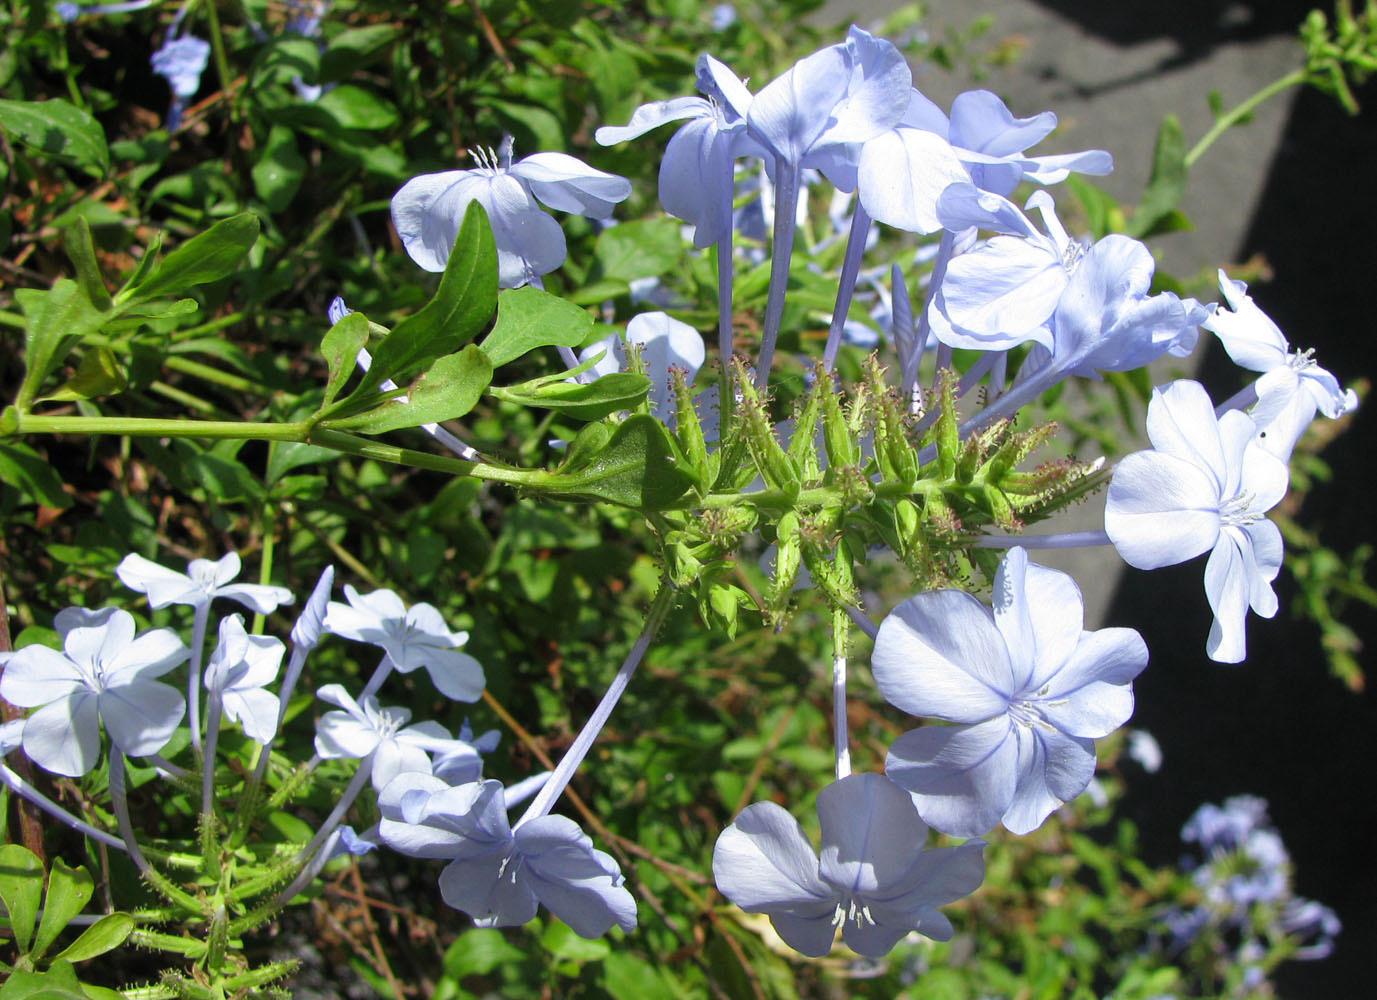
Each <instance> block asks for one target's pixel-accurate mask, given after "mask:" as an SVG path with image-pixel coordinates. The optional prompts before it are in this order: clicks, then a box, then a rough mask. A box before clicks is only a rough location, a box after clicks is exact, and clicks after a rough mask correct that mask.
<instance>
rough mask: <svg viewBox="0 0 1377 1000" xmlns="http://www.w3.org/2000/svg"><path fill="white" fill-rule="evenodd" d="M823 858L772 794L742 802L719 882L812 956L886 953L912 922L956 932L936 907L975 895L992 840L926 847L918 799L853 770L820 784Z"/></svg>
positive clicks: (721, 859) (716, 857) (936, 931)
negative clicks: (841, 947)
mask: <svg viewBox="0 0 1377 1000" xmlns="http://www.w3.org/2000/svg"><path fill="white" fill-rule="evenodd" d="M818 821H819V823H820V824H821V826H822V858H821V861H819V858H818V855H817V854H815V853H814V852H813V848H812V845H810V844H809V843H808V840H807V838H806V837H805V836H804V835H803V829H802V827H800V826H799V823H798V821H797V820H795V819H794V818H793V817H792V816H790V815H789V813H788V812H787V811H786V810H785V809H784V808H783V807H782V806H779V805H776V804H775V803H773V802H757V803H756V804H755V805H753V806H748V807H747V808H746V809H744V810H742V812H741V815H740V816H738V817H737V818H736V821H735V822H734V823H732V824H731V825H730V826H729V827H727V828H726V829H725V830H723V831H722V835H721V836H720V837H718V838H717V845H716V847H714V848H713V853H712V873H713V877H714V878H715V879H716V881H717V887H718V888H719V889H720V890H721V891H722V893H723V895H725V896H726V897H727V898H728V899H730V900H731V901H732V902H733V903H735V904H736V905H737V906H740V907H741V908H742V909H743V910H745V911H746V912H747V913H765V914H768V915H769V917H770V922H771V923H772V924H774V926H775V930H776V931H778V932H779V936H780V937H782V938H783V939H784V940H785V941H786V942H788V943H789V945H791V946H792V947H794V948H796V949H798V950H799V951H801V952H803V954H805V955H811V956H814V957H817V956H821V955H826V954H827V953H828V952H829V951H831V950H832V940H833V937H834V936H835V935H836V931H837V927H838V925H840V926H841V927H842V936H843V938H844V939H845V940H846V943H847V946H848V947H850V948H852V949H853V950H855V951H857V952H859V953H860V954H862V955H869V956H872V957H879V956H882V955H886V954H888V953H889V951H890V949H891V948H893V947H894V945H895V944H896V943H897V942H898V941H899V939H900V938H902V937H903V936H904V935H906V934H908V933H909V932H910V931H915V930H916V931H917V932H918V933H920V934H924V935H926V936H928V937H930V938H933V939H935V940H938V941H947V940H950V939H951V936H952V926H951V922H950V921H948V920H947V918H946V917H945V916H943V915H942V914H941V913H940V912H939V911H938V910H937V907H938V906H941V905H942V904H944V903H950V902H952V901H954V900H957V899H960V898H961V897H963V896H967V895H970V894H971V893H972V892H974V891H975V890H976V889H977V888H978V887H979V886H980V883H981V881H982V880H983V879H984V877H985V861H984V858H983V857H982V856H981V851H982V850H983V849H984V847H985V844H984V841H980V840H970V841H967V842H966V843H964V844H962V845H960V846H959V847H943V848H938V849H936V850H924V844H925V843H926V841H927V836H928V828H927V825H926V824H924V822H923V821H922V819H920V818H919V816H918V811H917V810H916V809H915V808H914V802H913V798H912V797H911V796H909V794H908V793H907V792H905V791H904V790H903V789H902V788H900V787H899V786H898V785H896V784H895V783H894V782H892V781H890V780H889V779H888V778H886V777H885V776H884V775H880V774H853V775H849V776H848V777H845V778H842V779H840V780H839V781H836V782H834V783H832V784H831V785H828V786H827V787H826V788H824V789H823V790H822V791H821V792H819V793H818Z"/></svg>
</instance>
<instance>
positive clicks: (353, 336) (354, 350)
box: [320, 312, 368, 409]
mask: <svg viewBox="0 0 1377 1000" xmlns="http://www.w3.org/2000/svg"><path fill="white" fill-rule="evenodd" d="M367 343H368V317H367V316H365V315H364V314H363V313H358V312H353V313H349V314H348V315H347V316H343V317H341V318H340V321H339V322H338V323H336V324H335V325H334V326H332V327H330V329H329V330H328V331H326V333H325V338H324V339H323V340H322V341H321V342H320V353H321V354H322V355H323V356H324V357H325V364H326V366H327V367H328V368H329V371H330V378H329V381H328V382H326V383H325V400H324V402H323V403H322V404H321V408H322V409H324V408H325V407H327V406H329V405H330V404H331V403H333V402H334V401H335V397H336V396H338V395H339V392H340V390H341V389H343V388H344V383H345V382H348V381H349V376H350V375H352V374H353V373H354V366H355V365H356V364H358V358H359V351H361V350H363V347H364V345H365V344H367Z"/></svg>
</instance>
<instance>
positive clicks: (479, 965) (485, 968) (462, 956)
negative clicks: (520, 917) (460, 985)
mask: <svg viewBox="0 0 1377 1000" xmlns="http://www.w3.org/2000/svg"><path fill="white" fill-rule="evenodd" d="M525 957H526V953H525V952H523V951H522V950H521V949H520V948H517V947H514V946H513V945H510V944H508V943H507V939H506V938H505V937H504V936H503V934H502V932H501V931H499V930H496V929H494V928H491V927H474V928H472V929H471V930H467V931H465V932H464V933H463V934H460V935H459V937H458V939H457V940H456V941H455V942H454V944H452V945H450V946H449V948H447V949H446V950H445V957H444V964H445V973H446V974H447V975H448V976H450V977H451V978H452V979H463V978H464V977H465V976H484V975H487V974H488V973H490V972H492V970H493V969H496V968H497V967H498V966H500V965H508V964H514V963H516V962H520V961H522V960H523V959H524V958H525Z"/></svg>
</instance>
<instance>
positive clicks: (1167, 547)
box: [1104, 451, 1220, 569]
mask: <svg viewBox="0 0 1377 1000" xmlns="http://www.w3.org/2000/svg"><path fill="white" fill-rule="evenodd" d="M1217 490H1218V483H1217V480H1216V479H1215V478H1214V477H1212V476H1210V475H1209V474H1207V473H1206V472H1204V471H1203V470H1201V469H1200V468H1199V467H1198V466H1196V465H1194V464H1192V463H1190V462H1187V461H1184V460H1182V459H1180V458H1176V457H1173V456H1171V455H1166V454H1163V453H1161V452H1157V451H1138V452H1134V453H1133V454H1132V455H1128V456H1125V457H1124V458H1123V459H1122V460H1121V461H1120V462H1119V464H1118V465H1117V466H1116V467H1115V469H1114V478H1113V479H1112V480H1111V481H1110V484H1109V495H1108V497H1107V499H1106V502H1105V511H1104V530H1105V533H1106V534H1108V535H1109V540H1110V541H1111V542H1113V543H1114V548H1115V549H1117V550H1118V552H1119V555H1120V556H1121V557H1122V558H1123V560H1124V562H1126V563H1128V564H1129V565H1130V566H1134V567H1136V568H1138V569H1158V568H1159V567H1162V566H1174V565H1175V564H1177V563H1180V562H1185V561H1186V560H1187V559H1191V558H1194V557H1195V556H1198V555H1199V554H1200V553H1202V552H1205V551H1206V550H1208V549H1210V548H1211V547H1212V546H1213V545H1214V544H1215V542H1216V541H1217V539H1218V538H1219V527H1220V517H1219V502H1220V496H1219V493H1218V492H1217Z"/></svg>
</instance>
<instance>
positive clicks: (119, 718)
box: [0, 609, 188, 777]
mask: <svg viewBox="0 0 1377 1000" xmlns="http://www.w3.org/2000/svg"><path fill="white" fill-rule="evenodd" d="M59 617H61V616H59ZM82 618H85V619H86V622H89V624H79V623H77V622H80V620H81V619H82ZM64 627H65V632H64V634H63V635H62V639H63V643H62V648H63V651H62V652H61V653H59V652H58V651H57V650H54V649H49V648H48V647H46V646H26V647H24V648H23V649H21V650H19V651H18V652H16V653H9V654H5V659H4V664H3V666H4V673H3V676H0V697H4V698H5V699H6V700H8V701H10V702H12V703H13V704H15V705H19V706H20V707H22V708H37V709H38V711H36V712H34V713H33V714H32V715H30V716H29V717H28V719H26V720H25V722H24V734H23V745H24V752H25V753H26V754H28V755H29V757H30V758H32V759H33V760H34V761H35V762H36V763H38V764H39V765H40V766H42V767H44V768H46V769H47V770H49V771H52V772H53V773H55V774H64V775H67V776H69V777H77V776H79V775H82V774H85V773H86V772H87V771H89V770H91V768H93V767H95V766H96V762H97V760H98V759H99V757H100V724H101V723H102V722H103V723H104V724H105V730H106V732H108V733H109V734H110V742H111V743H113V744H114V745H115V747H116V748H117V749H119V750H120V751H121V752H123V753H125V754H128V755H129V756H131V757H143V756H147V755H148V754H153V753H157V752H158V751H159V750H161V749H162V748H163V747H165V746H166V745H167V742H168V740H170V739H171V738H172V734H173V732H175V731H176V729H177V726H178V725H179V724H180V723H181V721H182V716H183V714H184V713H185V712H186V705H185V703H184V702H183V701H182V696H181V694H180V693H178V692H177V690H176V689H174V688H171V687H169V686H168V685H166V684H163V683H161V682H160V681H158V680H155V678H157V677H161V676H162V675H163V674H165V673H167V672H168V671H170V670H172V669H174V668H176V667H177V666H179V665H180V664H182V663H184V662H185V661H186V659H187V656H188V650H187V647H186V645H185V644H183V642H182V640H181V639H180V638H178V637H177V635H176V633H175V632H173V631H172V630H171V629H165V628H163V629H154V630H152V631H149V632H145V633H144V634H143V635H140V636H137V637H136V636H135V634H134V631H135V629H134V618H133V616H132V615H130V614H129V613H128V612H127V611H120V610H118V609H112V610H110V611H108V612H105V611H102V612H97V613H95V614H92V613H90V612H87V613H86V614H85V615H70V614H69V617H68V619H67V621H66V622H65V623H64Z"/></svg>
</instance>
